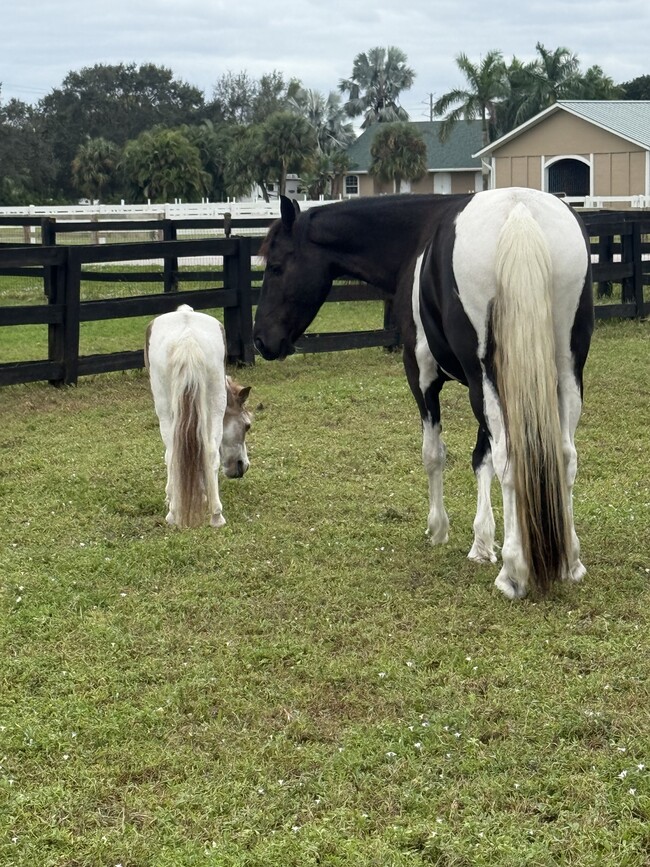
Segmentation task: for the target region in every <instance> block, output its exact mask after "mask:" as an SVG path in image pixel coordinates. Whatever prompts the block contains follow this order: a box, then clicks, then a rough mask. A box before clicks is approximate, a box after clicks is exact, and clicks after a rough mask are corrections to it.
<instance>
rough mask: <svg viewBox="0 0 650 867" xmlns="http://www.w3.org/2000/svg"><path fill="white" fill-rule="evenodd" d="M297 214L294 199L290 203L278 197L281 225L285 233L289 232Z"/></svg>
mask: <svg viewBox="0 0 650 867" xmlns="http://www.w3.org/2000/svg"><path fill="white" fill-rule="evenodd" d="M299 213H300V208H299V206H298V202H296V200H295V199H294V200H293V201H291V199H288V198H287V197H286V196H280V216H281V217H282V225H283V226H284V228H285V229H287V231H291V227H292V226H293V224H294V222H295V219H296V217H297V216H298V214H299Z"/></svg>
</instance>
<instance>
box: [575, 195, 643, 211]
mask: <svg viewBox="0 0 650 867" xmlns="http://www.w3.org/2000/svg"><path fill="white" fill-rule="evenodd" d="M617 206H618V207H623V208H650V196H585V204H584V207H585V208H591V209H599V208H612V207H613V208H614V209H616V207H617Z"/></svg>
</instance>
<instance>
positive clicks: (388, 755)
mask: <svg viewBox="0 0 650 867" xmlns="http://www.w3.org/2000/svg"><path fill="white" fill-rule="evenodd" d="M396 755H397V753H394V752H393V751H392V750H389V751H388V752H387V753H386V758H387V759H394V758H395V756H396Z"/></svg>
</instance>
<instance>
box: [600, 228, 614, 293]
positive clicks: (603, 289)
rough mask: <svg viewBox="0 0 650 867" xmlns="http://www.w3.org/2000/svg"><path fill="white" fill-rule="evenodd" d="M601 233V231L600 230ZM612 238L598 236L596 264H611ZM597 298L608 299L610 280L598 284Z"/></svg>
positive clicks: (610, 287) (610, 288) (610, 286)
mask: <svg viewBox="0 0 650 867" xmlns="http://www.w3.org/2000/svg"><path fill="white" fill-rule="evenodd" d="M601 231H602V230H601ZM613 241H614V239H613V237H612V236H611V235H603V234H601V235H599V236H598V264H599V265H602V264H603V262H607V263H609V264H611V262H612V245H613ZM597 294H598V297H599V298H605V297H607V298H610V297H611V294H612V284H611V281H610V280H601V281H600V282H599V283H598V293H597Z"/></svg>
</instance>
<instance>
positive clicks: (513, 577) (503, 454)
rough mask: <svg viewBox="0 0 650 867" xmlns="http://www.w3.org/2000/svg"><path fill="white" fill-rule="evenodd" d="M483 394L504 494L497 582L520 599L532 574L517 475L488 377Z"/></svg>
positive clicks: (494, 461)
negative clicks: (520, 516)
mask: <svg viewBox="0 0 650 867" xmlns="http://www.w3.org/2000/svg"><path fill="white" fill-rule="evenodd" d="M483 393H484V395H485V416H486V421H487V424H488V428H489V430H490V435H491V437H490V438H491V444H492V463H493V465H494V471H495V473H496V476H497V478H498V479H499V482H500V484H501V493H502V495H503V548H502V549H501V558H502V560H503V566H502V568H501V571H500V572H499V574H498V575H497V578H496V580H495V582H494V583H495V585H496V587H498V589H499V590H500V591H501V592H502V593H503V595H504V596H507V597H508V599H519V598H522V597H523V596H525V595H526V594H527V593H528V578H529V573H528V565H527V563H526V559H525V557H524V552H523V547H522V543H521V533H520V530H519V520H518V518H517V502H516V498H515V484H514V474H513V471H512V463H511V461H509V460H508V447H507V442H506V435H505V429H504V426H503V418H502V415H501V407H500V405H499V401H498V399H497V396H496V394H495V392H494V389H493V387H492V385H491V384H490V383H489V382H488V381H487V380H484V382H483Z"/></svg>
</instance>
